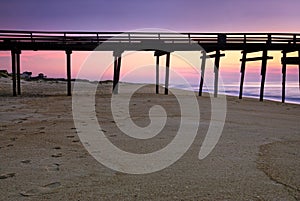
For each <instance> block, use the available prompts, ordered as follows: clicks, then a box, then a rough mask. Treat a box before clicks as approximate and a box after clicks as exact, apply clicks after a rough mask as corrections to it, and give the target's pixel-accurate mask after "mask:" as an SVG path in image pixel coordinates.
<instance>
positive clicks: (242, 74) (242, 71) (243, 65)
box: [239, 50, 247, 99]
mask: <svg viewBox="0 0 300 201" xmlns="http://www.w3.org/2000/svg"><path fill="white" fill-rule="evenodd" d="M246 59H247V52H246V51H245V50H244V51H243V56H242V63H241V80H240V94H239V99H242V98H243V87H244V79H245V69H246Z"/></svg>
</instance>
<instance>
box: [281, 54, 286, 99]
mask: <svg viewBox="0 0 300 201" xmlns="http://www.w3.org/2000/svg"><path fill="white" fill-rule="evenodd" d="M285 60H286V51H282V61H285ZM285 82H286V62H282V96H281V102H282V103H284V102H285Z"/></svg>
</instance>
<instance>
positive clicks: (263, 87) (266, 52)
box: [259, 49, 268, 101]
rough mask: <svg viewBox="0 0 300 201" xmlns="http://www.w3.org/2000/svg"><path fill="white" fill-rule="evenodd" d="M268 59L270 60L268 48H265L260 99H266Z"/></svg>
mask: <svg viewBox="0 0 300 201" xmlns="http://www.w3.org/2000/svg"><path fill="white" fill-rule="evenodd" d="M267 60H268V50H266V49H265V50H263V55H262V62H261V73H260V74H261V84H260V97H259V100H260V101H263V100H264V89H265V81H266V71H267Z"/></svg>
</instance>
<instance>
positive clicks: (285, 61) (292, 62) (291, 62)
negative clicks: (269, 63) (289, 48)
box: [281, 57, 300, 65]
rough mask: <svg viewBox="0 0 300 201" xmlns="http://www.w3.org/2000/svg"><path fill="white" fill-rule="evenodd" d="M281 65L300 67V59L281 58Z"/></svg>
mask: <svg viewBox="0 0 300 201" xmlns="http://www.w3.org/2000/svg"><path fill="white" fill-rule="evenodd" d="M281 63H282V64H286V65H300V58H299V57H285V58H283V57H282V58H281Z"/></svg>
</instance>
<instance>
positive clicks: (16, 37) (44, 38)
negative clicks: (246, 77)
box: [0, 30, 300, 44]
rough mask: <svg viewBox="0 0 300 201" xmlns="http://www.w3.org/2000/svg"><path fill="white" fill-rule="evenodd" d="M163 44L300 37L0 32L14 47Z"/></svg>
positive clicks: (299, 38) (295, 38)
mask: <svg viewBox="0 0 300 201" xmlns="http://www.w3.org/2000/svg"><path fill="white" fill-rule="evenodd" d="M149 41H158V42H159V41H160V42H163V43H167V44H169V43H179V44H180V43H198V44H207V43H210V44H218V43H223V44H245V43H247V44H248V43H257V44H300V33H297V34H294V33H293V34H292V33H164V32H161V33H154V32H125V33H123V32H50V31H9V30H0V42H16V43H25V42H29V43H45V42H49V43H58V44H80V43H82V44H84V43H102V42H110V43H142V42H149Z"/></svg>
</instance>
